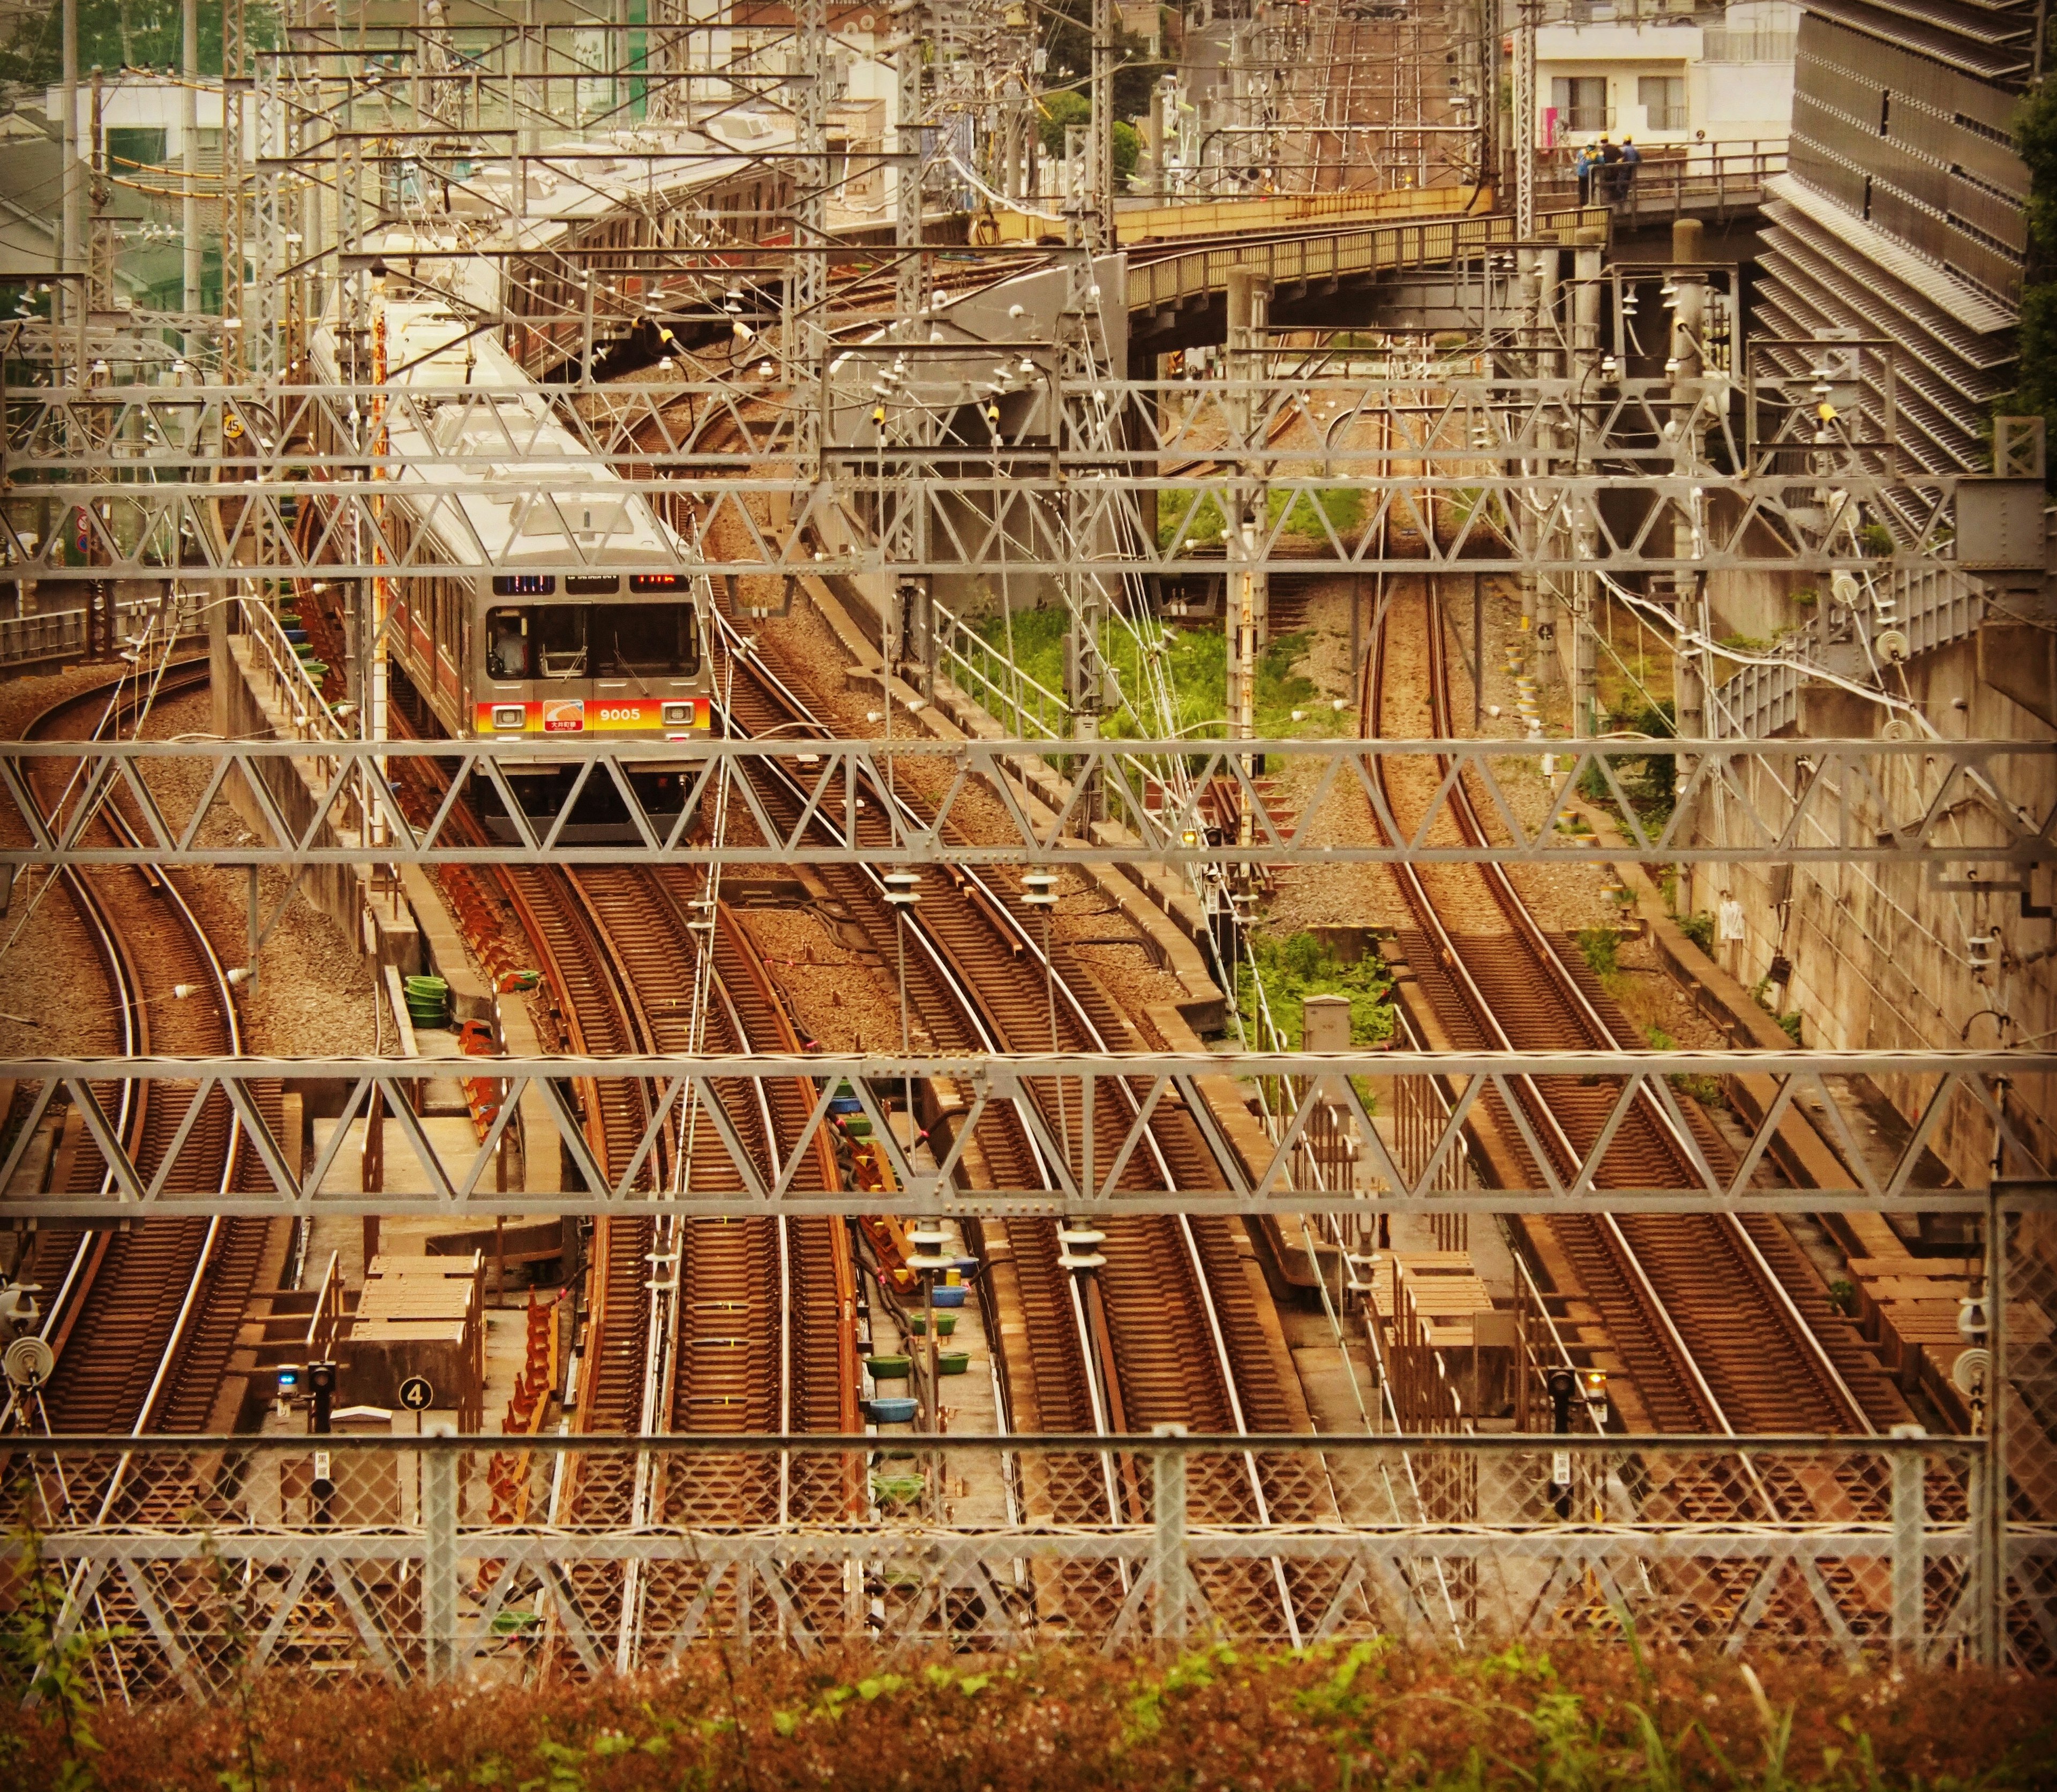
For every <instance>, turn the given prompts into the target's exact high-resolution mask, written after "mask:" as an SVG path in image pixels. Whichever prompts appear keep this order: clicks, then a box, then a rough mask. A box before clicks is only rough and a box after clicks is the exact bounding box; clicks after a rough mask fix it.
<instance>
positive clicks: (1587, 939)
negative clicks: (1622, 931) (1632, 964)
mask: <svg viewBox="0 0 2057 1792" xmlns="http://www.w3.org/2000/svg"><path fill="white" fill-rule="evenodd" d="M1579 951H1581V952H1582V953H1584V954H1585V958H1586V962H1587V964H1588V965H1591V966H1592V969H1593V975H1594V976H1595V977H1598V978H1599V980H1600V981H1601V982H1602V983H1605V982H1606V981H1607V979H1608V978H1609V977H1618V976H1619V975H1620V974H1621V936H1620V935H1619V934H1617V933H1616V932H1615V930H1613V929H1612V928H1611V927H1581V928H1580V929H1579Z"/></svg>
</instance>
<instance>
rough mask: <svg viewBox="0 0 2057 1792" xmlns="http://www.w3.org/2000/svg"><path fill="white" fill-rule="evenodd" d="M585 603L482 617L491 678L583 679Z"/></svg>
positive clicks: (499, 611) (532, 606)
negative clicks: (484, 622) (484, 621)
mask: <svg viewBox="0 0 2057 1792" xmlns="http://www.w3.org/2000/svg"><path fill="white" fill-rule="evenodd" d="M592 608H593V606H592V605H589V604H530V605H525V606H524V607H522V608H521V609H495V610H490V611H489V612H487V613H486V675H487V676H489V677H491V678H503V679H516V678H584V677H585V676H586V672H585V657H586V618H587V617H588V616H589V614H590V613H591V612H592Z"/></svg>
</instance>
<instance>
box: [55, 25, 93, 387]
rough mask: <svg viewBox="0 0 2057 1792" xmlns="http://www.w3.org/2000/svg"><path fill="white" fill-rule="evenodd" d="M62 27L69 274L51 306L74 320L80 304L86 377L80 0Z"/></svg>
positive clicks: (61, 238)
mask: <svg viewBox="0 0 2057 1792" xmlns="http://www.w3.org/2000/svg"><path fill="white" fill-rule="evenodd" d="M60 29H61V31H62V33H63V38H64V42H63V48H62V50H61V55H62V57H63V73H62V77H61V78H62V86H63V93H64V123H63V134H62V138H61V153H62V155H63V157H64V209H63V212H62V214H61V217H60V219H59V224H60V227H61V228H60V229H59V231H58V235H57V271H58V272H59V273H60V274H61V275H63V276H65V278H63V279H61V280H59V281H58V282H57V287H56V290H55V295H54V300H53V303H52V304H51V306H50V314H51V321H52V322H53V323H56V322H58V321H62V322H65V323H70V322H72V321H73V318H72V314H71V312H70V311H68V310H67V309H66V308H65V307H77V327H78V335H79V365H78V377H79V379H81V381H83V380H84V379H85V311H86V306H85V291H83V289H82V287H74V286H73V284H72V283H71V280H70V276H72V275H73V273H74V272H77V269H78V268H79V265H80V264H81V262H82V260H83V259H84V257H83V255H82V253H81V251H82V248H83V246H84V243H85V169H84V168H81V166H80V165H79V159H78V0H64V16H63V19H62V21H61V26H60Z"/></svg>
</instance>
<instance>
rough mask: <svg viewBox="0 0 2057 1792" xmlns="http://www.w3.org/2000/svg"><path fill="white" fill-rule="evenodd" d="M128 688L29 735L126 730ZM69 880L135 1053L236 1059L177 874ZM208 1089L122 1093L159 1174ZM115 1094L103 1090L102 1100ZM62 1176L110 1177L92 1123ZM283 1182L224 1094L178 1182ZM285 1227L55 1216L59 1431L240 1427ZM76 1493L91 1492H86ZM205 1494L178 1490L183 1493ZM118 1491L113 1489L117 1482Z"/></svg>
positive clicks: (35, 1266)
mask: <svg viewBox="0 0 2057 1792" xmlns="http://www.w3.org/2000/svg"><path fill="white" fill-rule="evenodd" d="M207 676H208V673H207V668H206V666H205V664H204V662H188V663H187V664H183V665H180V666H178V667H175V668H172V670H171V671H169V672H167V673H166V675H165V676H164V679H163V680H161V682H160V684H159V685H158V687H157V691H156V692H155V698H156V700H157V701H168V700H171V699H172V698H174V697H176V696H183V695H185V694H187V693H188V692H192V691H193V690H196V689H200V688H204V685H205V684H206V681H207ZM132 682H133V681H132ZM120 688H123V687H121V685H119V684H117V682H113V681H110V683H109V684H105V685H96V686H93V687H92V688H89V689H88V690H86V691H84V692H79V693H77V694H75V695H74V696H72V697H70V698H68V699H66V700H65V701H63V702H62V703H60V704H56V705H54V706H53V707H52V708H50V709H49V710H47V711H46V712H44V713H43V714H42V716H39V717H38V718H37V719H36V720H35V721H34V723H33V724H31V725H30V729H29V734H30V736H31V737H32V738H40V739H51V738H62V737H64V736H65V735H69V734H82V735H84V737H85V738H93V737H95V736H96V735H98V734H100V733H101V732H103V731H106V730H107V728H109V727H110V726H113V727H118V726H119V724H120V722H121V717H120V716H119V713H118V712H117V711H116V710H114V709H113V708H111V707H110V703H111V700H112V699H113V697H114V696H115V694H116V692H117V689H120ZM65 771H66V767H65V763H64V762H62V761H56V760H44V761H42V762H39V767H38V778H37V785H36V788H37V794H38V796H39V797H40V798H41V799H42V800H43V801H44V802H45V803H46V804H51V805H54V804H55V803H57V802H58V801H59V800H60V799H61V795H62V791H63V783H64V779H65ZM94 827H95V831H96V833H97V835H98V837H99V839H101V840H103V841H105V842H108V843H115V842H117V841H118V842H120V843H123V844H128V845H133V844H135V843H137V835H135V833H134V831H133V829H131V828H130V827H129V823H128V821H127V819H125V816H124V815H123V813H122V811H121V807H120V804H119V802H118V800H110V801H109V802H108V803H105V804H104V805H103V806H102V807H101V811H100V813H99V816H98V818H97V820H96V822H95V823H94ZM64 884H65V894H66V895H67V897H68V898H69V900H70V901H71V902H72V904H73V907H74V908H75V910H77V914H78V916H79V918H80V920H81V922H82V923H83V924H84V926H85V928H86V930H87V931H88V933H89V935H90V936H91V938H92V939H93V942H94V946H95V949H96V954H97V957H98V958H99V960H100V961H101V967H102V969H103V971H104V973H105V980H106V987H107V991H108V999H109V1005H110V1006H111V1007H112V1008H113V1010H114V1012H115V1013H116V1014H117V1017H118V1025H119V1028H120V1037H121V1046H122V1049H123V1051H124V1052H125V1053H129V1054H133V1055H147V1054H157V1055H161V1056H182V1057H183V1056H202V1055H205V1056H217V1057H221V1056H229V1055H232V1054H234V1053H238V1052H240V1050H241V1049H242V1033H241V1028H240V1022H239V1020H238V1017H237V1013H236V1001H235V997H234V995H233V993H232V985H231V984H230V982H229V980H228V972H227V969H226V968H225V967H224V965H223V963H222V961H221V960H220V957H219V956H218V955H217V954H216V952H215V950H214V948H213V946H212V943H211V942H209V941H208V938H207V934H206V932H205V930H204V928H203V927H202V926H201V925H200V921H199V920H198V918H197V917H196V915H195V914H194V913H193V910H192V906H191V905H190V904H189V902H188V900H187V898H186V897H185V895H184V892H183V891H182V890H181V889H180V884H179V881H178V880H177V879H176V878H175V877H174V876H172V874H168V873H165V872H161V871H158V870H155V869H154V868H152V867H148V866H144V867H139V868H133V869H132V868H127V867H122V868H109V869H108V870H105V871H98V872H93V873H85V872H78V871H67V872H65V874H64ZM178 985H185V986H187V987H188V988H190V989H192V991H193V992H194V993H193V994H192V997H190V998H189V999H185V1000H179V999H175V998H174V997H173V995H172V990H173V989H174V988H175V987H176V986H178ZM194 1092H196V1085H193V1084H174V1083H158V1084H152V1085H129V1086H127V1087H126V1088H125V1089H124V1090H123V1091H121V1092H120V1093H119V1100H120V1103H121V1105H120V1107H119V1108H118V1109H117V1124H118V1125H119V1127H120V1128H121V1132H122V1134H123V1137H124V1140H125V1144H126V1145H127V1147H128V1149H129V1152H130V1153H131V1156H132V1158H133V1161H134V1163H135V1164H136V1165H137V1169H138V1170H139V1172H140V1173H141V1175H142V1176H143V1177H144V1178H145V1179H146V1180H147V1179H149V1178H151V1177H153V1176H155V1175H156V1174H157V1171H158V1169H159V1168H160V1167H161V1165H162V1164H163V1162H164V1158H165V1156H167V1154H168V1152H169V1150H170V1148H171V1146H172V1142H173V1141H174V1140H175V1139H176V1137H177V1136H178V1134H179V1132H180V1128H181V1126H182V1124H184V1121H185V1119H186V1116H187V1112H188V1107H189V1105H190V1098H191V1096H192V1094H193V1093H194ZM113 1093H115V1092H113V1091H109V1090H103V1091H102V1092H101V1094H102V1098H103V1100H105V1099H106V1098H107V1096H109V1095H110V1094H113ZM257 1099H258V1102H259V1106H260V1111H261V1112H264V1118H265V1120H266V1122H267V1124H270V1125H271V1126H274V1127H277V1126H279V1125H280V1124H282V1112H281V1109H280V1105H279V1090H278V1089H277V1088H275V1086H271V1085H266V1086H265V1087H264V1088H262V1089H260V1091H258V1092H257ZM50 1175H51V1179H52V1183H53V1186H54V1187H61V1188H62V1189H63V1190H64V1191H66V1192H68V1193H73V1194H81V1193H90V1192H94V1191H98V1190H99V1189H101V1187H104V1186H105V1184H106V1183H107V1180H108V1178H109V1172H108V1170H107V1168H106V1167H105V1164H104V1163H103V1162H102V1160H101V1157H100V1155H99V1153H98V1152H97V1150H95V1149H94V1148H93V1145H92V1144H91V1141H90V1140H89V1138H87V1137H85V1136H83V1134H82V1131H81V1129H80V1128H79V1127H78V1124H77V1120H75V1119H74V1120H69V1121H67V1123H66V1125H65V1131H64V1133H63V1134H62V1135H61V1137H60V1141H59V1143H58V1144H57V1148H56V1150H55V1152H54V1153H53V1157H52V1163H51V1167H50ZM269 1186H270V1183H269V1177H268V1176H267V1174H266V1172H265V1171H264V1167H263V1164H262V1162H261V1160H260V1159H259V1158H258V1156H256V1153H255V1152H246V1151H244V1148H243V1139H242V1129H241V1127H240V1123H239V1122H237V1120H236V1118H235V1116H234V1115H233V1113H232V1111H231V1109H230V1108H229V1105H228V1101H227V1100H226V1098H225V1097H224V1096H220V1095H217V1096H214V1097H213V1098H212V1099H211V1100H209V1101H208V1103H207V1104H206V1105H205V1106H204V1108H202V1109H201V1111H200V1114H199V1116H198V1117H197V1119H196V1120H195V1121H194V1122H193V1124H192V1131H191V1132H190V1133H189V1135H188V1136H187V1138H186V1139H185V1141H184V1144H183V1146H182V1147H181V1148H180V1155H179V1159H178V1161H177V1163H176V1164H175V1165H174V1166H173V1168H172V1175H171V1177H170V1179H169V1180H168V1183H167V1191H168V1192H178V1193H184V1194H191V1193H205V1192H212V1191H232V1190H243V1191H256V1190H263V1189H266V1188H268V1187H269ZM281 1224H282V1223H281V1222H277V1221H272V1220H266V1219H145V1220H139V1221H136V1222H133V1223H129V1224H128V1225H126V1226H125V1227H121V1228H104V1227H84V1226H79V1225H73V1224H58V1225H54V1226H49V1227H42V1228H40V1229H39V1230H38V1232H37V1235H36V1238H35V1243H34V1246H33V1247H32V1249H31V1250H30V1253H29V1256H28V1259H27V1261H26V1263H25V1265H24V1267H23V1271H22V1275H23V1279H25V1280H28V1281H31V1282H36V1283H41V1284H42V1287H44V1288H45V1289H46V1290H47V1291H48V1302H49V1305H48V1312H47V1316H46V1320H45V1323H44V1334H45V1336H46V1338H47V1339H48V1341H49V1342H50V1345H51V1347H52V1348H53V1350H54V1351H55V1352H56V1354H57V1366H56V1369H55V1370H54V1372H53V1374H52V1375H51V1377H50V1381H49V1382H48V1383H47V1384H46V1386H45V1387H44V1388H43V1389H42V1391H41V1406H42V1410H41V1413H39V1414H38V1415H37V1416H38V1422H39V1423H40V1422H46V1423H47V1424H48V1425H49V1427H50V1429H54V1430H60V1431H66V1432H93V1431H104V1432H108V1433H144V1432H157V1433H194V1432H204V1431H207V1430H209V1429H217V1428H218V1429H228V1425H229V1424H230V1423H232V1422H233V1420H234V1417H235V1416H236V1415H235V1414H234V1413H217V1412H216V1401H217V1396H218V1395H219V1394H220V1393H221V1391H222V1386H223V1381H224V1376H225V1375H226V1373H227V1371H228V1365H229V1359H230V1355H231V1353H232V1350H233V1348H234V1346H235V1341H236V1332H237V1330H238V1328H239V1327H240V1324H241V1322H242V1319H243V1316H244V1311H245V1310H246V1308H247V1306H248V1301H249V1298H250V1296H251V1294H252V1293H253V1292H254V1291H255V1290H256V1279H257V1277H258V1275H259V1273H260V1270H261V1268H262V1267H263V1266H264V1263H266V1261H267V1259H269V1258H271V1257H273V1256H274V1255H275V1253H276V1251H277V1249H278V1246H279V1239H278V1236H277V1232H278V1229H279V1227H280V1226H281ZM72 1491H73V1497H78V1495H79V1494H80V1493H81V1491H82V1490H81V1489H76V1488H75V1489H73V1490H72ZM190 1491H191V1490H190V1489H180V1490H179V1491H177V1492H176V1493H173V1494H169V1495H167V1496H166V1497H173V1498H184V1497H187V1495H188V1493H190ZM102 1497H113V1489H112V1488H109V1489H105V1490H104V1491H103V1496H102Z"/></svg>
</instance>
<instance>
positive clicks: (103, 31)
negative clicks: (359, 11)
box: [0, 0, 280, 88]
mask: <svg viewBox="0 0 2057 1792" xmlns="http://www.w3.org/2000/svg"><path fill="white" fill-rule="evenodd" d="M10 10H11V9H10ZM223 10H224V9H223V8H222V7H220V6H212V5H207V6H201V7H200V21H199V22H200V73H201V74H202V75H204V76H207V77H216V78H218V77H220V73H221V26H222V14H223ZM182 16H183V15H182V14H181V11H180V0H78V66H79V72H80V73H81V77H83V76H84V75H85V74H86V73H89V72H90V71H91V70H92V69H93V67H94V66H95V65H98V66H99V67H101V68H102V69H106V70H108V71H109V73H113V71H115V70H117V69H124V68H131V69H141V68H155V69H161V68H164V67H166V66H168V65H169V66H176V65H178V64H179V63H180V61H181V60H182V59H183V57H184V54H185V52H184V42H185V40H184V30H183V26H182V25H181V22H180V21H181V18H182ZM59 17H60V9H59V8H58V7H57V6H43V7H40V8H34V9H30V10H25V11H23V12H22V13H21V14H20V15H19V16H18V18H17V19H16V22H15V25H14V36H13V37H12V38H10V39H9V40H8V42H7V43H6V46H5V47H4V48H0V81H16V82H19V83H20V84H21V85H23V86H26V87H33V88H44V87H54V86H55V85H57V80H58V77H59V76H60V75H61V73H62V70H61V66H60V61H61V52H62V50H63V42H62V38H61V34H60V33H61V27H60V25H59ZM243 18H244V31H245V33H246V34H247V36H246V39H245V41H246V42H247V44H248V49H249V50H250V52H251V53H252V54H255V53H256V51H258V50H271V49H275V48H276V47H277V45H278V43H279V35H280V34H279V9H278V8H277V6H274V5H272V4H271V0H244V8H243ZM250 72H251V70H250V69H248V67H246V68H245V69H244V73H250Z"/></svg>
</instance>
